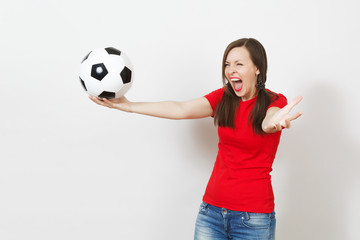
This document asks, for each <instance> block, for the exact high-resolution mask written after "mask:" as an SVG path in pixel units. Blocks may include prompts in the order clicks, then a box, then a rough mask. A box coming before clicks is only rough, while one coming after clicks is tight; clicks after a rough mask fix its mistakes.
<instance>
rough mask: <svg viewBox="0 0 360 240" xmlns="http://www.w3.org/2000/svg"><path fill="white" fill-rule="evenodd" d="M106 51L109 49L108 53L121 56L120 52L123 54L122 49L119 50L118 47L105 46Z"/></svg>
mask: <svg viewBox="0 0 360 240" xmlns="http://www.w3.org/2000/svg"><path fill="white" fill-rule="evenodd" d="M105 51H107V53H108V54H113V55H119V56H120V54H121V51H120V50H117V49H116V48H113V47H108V48H105Z"/></svg>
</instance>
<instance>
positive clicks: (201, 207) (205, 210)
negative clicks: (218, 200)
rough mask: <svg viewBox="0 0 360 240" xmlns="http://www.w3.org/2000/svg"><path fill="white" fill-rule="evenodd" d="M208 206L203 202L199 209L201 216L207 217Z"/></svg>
mask: <svg viewBox="0 0 360 240" xmlns="http://www.w3.org/2000/svg"><path fill="white" fill-rule="evenodd" d="M208 210H209V209H208V204H207V203H205V202H202V203H201V205H200V208H199V214H202V215H206V214H207V213H208Z"/></svg>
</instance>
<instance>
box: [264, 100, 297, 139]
mask: <svg viewBox="0 0 360 240" xmlns="http://www.w3.org/2000/svg"><path fill="white" fill-rule="evenodd" d="M301 100H302V97H301V96H298V97H296V98H295V99H294V100H293V101H292V102H291V103H289V104H288V105H286V106H285V107H283V108H278V107H271V108H269V109H268V110H267V112H266V116H265V118H264V120H263V122H262V129H263V131H264V132H266V133H274V132H277V131H280V130H281V129H282V128H289V127H290V123H291V121H293V120H295V119H297V118H298V117H300V116H301V115H302V113H301V112H297V113H293V114H290V111H291V109H293V107H295V105H297V104H298V103H299V102H300V101H301Z"/></svg>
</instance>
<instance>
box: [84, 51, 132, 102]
mask: <svg viewBox="0 0 360 240" xmlns="http://www.w3.org/2000/svg"><path fill="white" fill-rule="evenodd" d="M79 78H80V82H81V85H82V86H83V87H84V89H85V91H86V92H87V93H88V94H89V95H91V96H94V97H99V98H107V99H111V98H118V97H121V96H123V95H124V94H125V93H126V92H127V91H128V90H129V89H130V87H131V85H132V82H133V67H132V64H131V62H130V60H129V58H128V57H127V56H126V55H125V54H124V53H123V52H121V51H119V50H118V49H116V48H113V47H108V48H99V49H95V50H93V51H91V52H90V53H88V54H87V55H86V56H85V58H84V59H83V60H82V62H81V64H80V76H79Z"/></svg>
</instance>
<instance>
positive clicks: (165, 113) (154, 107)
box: [130, 101, 186, 119]
mask: <svg viewBox="0 0 360 240" xmlns="http://www.w3.org/2000/svg"><path fill="white" fill-rule="evenodd" d="M130 112H132V113H138V114H143V115H148V116H153V117H159V118H167V119H184V118H186V115H185V111H184V109H183V108H182V104H181V103H180V102H176V101H163V102H131V103H130Z"/></svg>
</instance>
